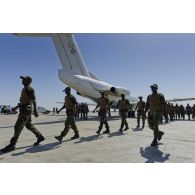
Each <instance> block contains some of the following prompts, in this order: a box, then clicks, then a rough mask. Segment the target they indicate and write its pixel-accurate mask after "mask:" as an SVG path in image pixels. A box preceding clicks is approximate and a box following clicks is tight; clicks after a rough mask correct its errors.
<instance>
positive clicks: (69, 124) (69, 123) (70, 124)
mask: <svg viewBox="0 0 195 195" xmlns="http://www.w3.org/2000/svg"><path fill="white" fill-rule="evenodd" d="M70 128H71V129H72V130H73V131H74V133H75V134H78V130H77V126H76V123H75V117H74V115H67V118H66V121H65V128H64V130H63V131H62V132H61V136H62V137H65V136H66V135H67V133H68V132H69V130H70Z"/></svg>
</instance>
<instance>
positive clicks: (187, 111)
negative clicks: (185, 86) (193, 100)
mask: <svg viewBox="0 0 195 195" xmlns="http://www.w3.org/2000/svg"><path fill="white" fill-rule="evenodd" d="M191 113H192V108H191V106H190V105H189V104H187V106H186V114H187V116H188V120H190V115H191Z"/></svg>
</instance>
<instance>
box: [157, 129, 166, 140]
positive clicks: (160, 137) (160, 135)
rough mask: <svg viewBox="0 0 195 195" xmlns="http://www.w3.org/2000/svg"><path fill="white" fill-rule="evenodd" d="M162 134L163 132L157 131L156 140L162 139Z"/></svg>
mask: <svg viewBox="0 0 195 195" xmlns="http://www.w3.org/2000/svg"><path fill="white" fill-rule="evenodd" d="M164 134H165V133H164V132H162V131H159V133H158V140H159V141H160V140H161V139H162V136H163V135H164Z"/></svg>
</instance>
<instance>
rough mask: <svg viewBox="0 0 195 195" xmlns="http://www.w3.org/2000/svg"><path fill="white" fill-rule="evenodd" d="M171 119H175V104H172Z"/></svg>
mask: <svg viewBox="0 0 195 195" xmlns="http://www.w3.org/2000/svg"><path fill="white" fill-rule="evenodd" d="M169 114H170V121H173V120H174V118H175V108H174V105H173V104H170V112H169Z"/></svg>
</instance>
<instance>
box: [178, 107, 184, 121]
mask: <svg viewBox="0 0 195 195" xmlns="http://www.w3.org/2000/svg"><path fill="white" fill-rule="evenodd" d="M179 111H180V114H181V118H183V120H185V108H184V106H183V105H180V106H179Z"/></svg>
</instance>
